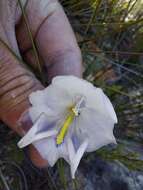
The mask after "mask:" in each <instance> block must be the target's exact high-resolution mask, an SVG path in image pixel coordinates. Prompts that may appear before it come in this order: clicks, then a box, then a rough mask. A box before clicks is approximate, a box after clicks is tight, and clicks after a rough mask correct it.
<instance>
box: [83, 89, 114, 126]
mask: <svg viewBox="0 0 143 190" xmlns="http://www.w3.org/2000/svg"><path fill="white" fill-rule="evenodd" d="M86 107H89V108H92V109H95V110H96V111H98V112H99V113H101V114H102V115H104V116H105V117H107V116H108V117H110V118H111V119H112V120H113V121H114V123H117V117H116V113H115V111H114V108H113V106H112V104H111V102H110V100H109V99H108V97H107V96H106V95H105V94H104V93H103V91H102V89H100V88H96V89H94V91H91V90H89V91H88V93H87V98H86Z"/></svg>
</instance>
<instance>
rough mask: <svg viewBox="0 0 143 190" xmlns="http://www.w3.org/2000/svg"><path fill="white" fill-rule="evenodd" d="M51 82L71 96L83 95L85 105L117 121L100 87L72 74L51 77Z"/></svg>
mask: <svg viewBox="0 0 143 190" xmlns="http://www.w3.org/2000/svg"><path fill="white" fill-rule="evenodd" d="M52 84H53V86H56V87H57V88H61V89H63V90H64V91H67V92H68V93H70V94H71V95H72V97H73V98H76V96H77V95H80V96H84V97H85V99H86V106H87V107H89V108H93V109H95V110H97V111H98V112H100V113H102V114H103V115H105V116H107V115H108V116H109V117H111V118H112V119H113V121H114V122H115V123H117V117H116V114H115V111H114V108H113V106H112V104H111V102H110V100H109V99H108V97H107V96H106V95H105V94H104V93H103V91H102V89H100V88H96V87H94V86H93V85H92V84H91V83H89V82H87V81H86V80H83V79H80V78H77V77H74V76H57V77H55V78H54V79H53V81H52Z"/></svg>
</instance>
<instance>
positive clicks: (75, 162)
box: [71, 140, 88, 178]
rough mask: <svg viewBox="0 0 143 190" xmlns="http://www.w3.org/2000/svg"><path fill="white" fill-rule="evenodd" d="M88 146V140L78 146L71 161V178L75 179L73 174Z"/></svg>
mask: <svg viewBox="0 0 143 190" xmlns="http://www.w3.org/2000/svg"><path fill="white" fill-rule="evenodd" d="M87 146H88V140H84V142H83V143H82V144H81V145H80V147H79V149H78V150H77V152H76V154H75V156H74V158H73V159H72V160H71V175H72V178H75V172H76V170H77V168H78V165H79V163H80V160H81V158H82V156H83V154H84V152H85V151H86V149H87Z"/></svg>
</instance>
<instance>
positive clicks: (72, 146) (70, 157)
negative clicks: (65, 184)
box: [67, 138, 75, 161]
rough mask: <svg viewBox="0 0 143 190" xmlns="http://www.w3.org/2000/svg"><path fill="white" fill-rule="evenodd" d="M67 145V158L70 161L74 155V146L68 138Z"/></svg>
mask: <svg viewBox="0 0 143 190" xmlns="http://www.w3.org/2000/svg"><path fill="white" fill-rule="evenodd" d="M67 146H68V154H69V159H70V161H71V160H73V158H74V156H75V148H74V145H73V142H72V140H71V139H70V138H68V139H67Z"/></svg>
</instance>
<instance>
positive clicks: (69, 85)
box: [52, 76, 95, 96]
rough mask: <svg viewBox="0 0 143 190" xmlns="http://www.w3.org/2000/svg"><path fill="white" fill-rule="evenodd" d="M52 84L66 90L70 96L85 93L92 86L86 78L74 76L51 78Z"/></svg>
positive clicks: (92, 87)
mask: <svg viewBox="0 0 143 190" xmlns="http://www.w3.org/2000/svg"><path fill="white" fill-rule="evenodd" d="M52 85H53V86H56V87H58V88H61V89H63V90H65V91H67V92H68V93H69V94H71V95H72V96H76V95H86V94H87V92H88V90H90V89H92V90H94V88H95V87H94V86H93V85H92V84H91V83H89V82H87V81H86V80H83V79H80V78H78V77H75V76H57V77H55V78H54V79H53V80H52Z"/></svg>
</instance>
